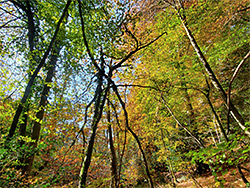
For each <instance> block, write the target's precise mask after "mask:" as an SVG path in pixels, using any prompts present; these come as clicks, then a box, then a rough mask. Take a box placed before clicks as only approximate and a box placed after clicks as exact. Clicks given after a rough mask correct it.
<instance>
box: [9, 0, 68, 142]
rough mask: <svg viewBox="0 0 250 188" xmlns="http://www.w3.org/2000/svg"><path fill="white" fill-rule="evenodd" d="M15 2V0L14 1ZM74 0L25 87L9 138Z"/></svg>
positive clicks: (66, 9) (63, 15)
mask: <svg viewBox="0 0 250 188" xmlns="http://www.w3.org/2000/svg"><path fill="white" fill-rule="evenodd" d="M13 2H14V1H13ZM71 2H72V0H68V1H67V4H66V6H65V8H64V10H63V13H62V16H61V18H60V20H59V21H58V23H57V26H56V30H55V33H54V35H53V38H52V39H51V41H50V44H49V46H48V48H47V50H46V52H45V53H44V55H43V58H42V59H41V61H40V63H39V64H38V65H37V67H36V69H35V70H34V72H33V74H32V75H31V77H30V79H29V82H28V84H27V86H26V88H25V91H24V94H23V97H22V99H21V102H20V104H19V105H18V107H17V110H16V113H15V115H14V118H13V121H12V124H11V127H10V130H9V134H8V136H7V139H10V138H12V137H13V135H14V134H15V131H16V128H17V124H18V121H19V117H20V115H21V113H22V110H23V107H24V104H25V103H26V100H27V99H28V97H29V95H30V93H31V87H32V86H33V83H34V81H35V78H36V77H37V74H38V73H39V71H40V70H41V68H42V67H43V66H44V64H45V62H46V59H47V57H48V56H49V53H50V51H51V48H52V46H53V44H54V42H55V40H56V37H57V34H58V32H59V29H60V25H61V23H62V21H63V19H64V17H65V16H66V13H67V11H68V8H69V5H70V4H71Z"/></svg>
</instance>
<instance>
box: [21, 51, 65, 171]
mask: <svg viewBox="0 0 250 188" xmlns="http://www.w3.org/2000/svg"><path fill="white" fill-rule="evenodd" d="M59 52H60V49H57V51H55V53H54V54H53V55H52V56H51V60H50V63H49V70H48V72H47V76H46V79H45V84H44V88H43V91H42V95H41V99H40V103H39V106H38V109H39V111H38V112H37V114H36V120H35V121H34V125H33V128H32V133H31V139H32V140H35V142H31V143H30V149H32V150H33V149H35V148H36V146H37V141H38V139H39V136H40V130H41V121H42V120H43V116H44V108H45V106H46V104H47V97H48V94H49V90H50V86H49V85H50V83H51V82H52V78H53V76H54V72H55V66H56V62H57V59H58V55H59ZM34 155H35V154H34V153H31V154H30V156H29V157H28V158H26V160H25V163H26V165H25V166H24V167H23V170H22V171H23V173H25V174H27V175H29V174H30V171H31V168H32V165H33V162H34Z"/></svg>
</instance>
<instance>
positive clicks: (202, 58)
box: [176, 9, 250, 137]
mask: <svg viewBox="0 0 250 188" xmlns="http://www.w3.org/2000/svg"><path fill="white" fill-rule="evenodd" d="M176 10H177V13H178V16H179V18H180V20H181V21H182V25H183V27H184V29H185V31H186V33H187V36H188V38H189V40H190V43H191V44H192V46H193V48H194V50H195V52H196V54H197V56H198V57H199V59H200V61H201V62H202V64H203V66H204V68H205V70H206V72H207V74H208V75H209V78H210V80H211V82H212V84H213V85H214V87H215V88H216V89H217V90H218V92H219V93H220V96H221V97H222V99H223V100H224V102H225V103H226V104H227V94H226V92H225V91H224V89H223V88H222V86H221V84H220V82H219V81H218V79H217V78H216V76H215V74H214V72H213V70H212V69H211V67H210V65H209V63H208V62H207V60H206V58H205V56H204V54H203V53H202V51H201V50H200V47H199V46H198V44H197V42H196V40H195V38H194V36H193V34H192V32H191V31H190V29H189V28H188V25H187V23H186V20H185V17H183V16H182V15H181V14H180V12H179V10H178V9H176ZM230 109H231V114H232V116H233V117H234V119H235V120H236V122H237V123H238V124H239V126H240V128H241V129H242V130H243V131H244V132H245V134H247V135H248V137H250V132H249V131H248V130H247V129H246V127H245V122H244V120H243V118H242V116H241V115H240V113H239V112H238V110H237V109H236V108H235V106H234V105H233V104H231V106H230Z"/></svg>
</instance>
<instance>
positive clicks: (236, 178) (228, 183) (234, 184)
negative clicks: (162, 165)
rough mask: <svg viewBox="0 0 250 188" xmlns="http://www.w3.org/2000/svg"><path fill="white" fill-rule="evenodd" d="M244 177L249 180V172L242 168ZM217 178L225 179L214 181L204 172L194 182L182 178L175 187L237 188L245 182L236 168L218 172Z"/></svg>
mask: <svg viewBox="0 0 250 188" xmlns="http://www.w3.org/2000/svg"><path fill="white" fill-rule="evenodd" d="M243 167H245V168H246V169H250V163H248V164H246V165H244V166H243ZM242 172H243V173H244V175H245V177H246V179H247V180H248V181H249V182H250V172H248V171H246V170H244V169H242ZM218 179H219V180H223V179H224V180H225V181H224V183H221V184H220V183H219V182H216V181H215V178H214V176H212V174H211V173H207V174H204V175H203V176H200V177H196V178H195V180H196V181H197V182H198V184H199V185H198V184H197V183H195V182H194V180H193V179H188V180H182V181H181V182H180V183H178V184H177V188H196V187H197V188H215V187H225V188H239V187H246V184H245V183H244V182H243V181H242V179H241V176H240V174H239V172H238V170H237V169H236V168H229V169H228V172H227V173H226V174H224V175H222V174H220V175H219V177H218ZM169 187H172V186H168V185H159V186H158V187H157V188H169Z"/></svg>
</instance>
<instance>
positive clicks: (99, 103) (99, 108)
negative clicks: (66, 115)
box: [78, 73, 109, 188]
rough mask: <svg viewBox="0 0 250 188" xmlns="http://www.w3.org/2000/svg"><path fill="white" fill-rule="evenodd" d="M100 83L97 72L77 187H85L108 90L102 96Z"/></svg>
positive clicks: (99, 74) (99, 76)
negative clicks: (88, 137)
mask: <svg viewBox="0 0 250 188" xmlns="http://www.w3.org/2000/svg"><path fill="white" fill-rule="evenodd" d="M102 84H103V77H102V75H101V73H98V85H97V88H96V91H95V92H96V100H95V111H94V117H93V121H92V125H91V127H92V134H91V136H90V139H89V143H88V147H87V151H86V156H85V157H83V161H82V167H81V170H80V175H79V184H78V187H79V188H84V187H86V182H87V175H88V170H89V166H90V163H91V158H92V153H93V148H94V142H95V136H96V130H97V125H98V123H99V121H100V119H101V117H102V112H103V107H104V104H105V101H106V97H107V90H109V89H107V90H106V92H105V94H104V96H102Z"/></svg>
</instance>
